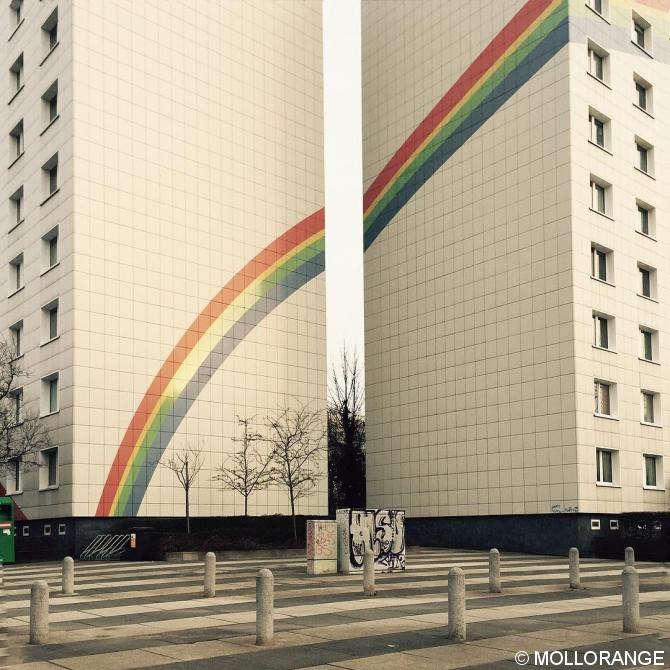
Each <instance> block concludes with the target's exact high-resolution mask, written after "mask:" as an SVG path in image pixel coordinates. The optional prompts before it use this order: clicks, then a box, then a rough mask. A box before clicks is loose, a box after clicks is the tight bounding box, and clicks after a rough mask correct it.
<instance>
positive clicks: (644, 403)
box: [640, 389, 661, 428]
mask: <svg viewBox="0 0 670 670" xmlns="http://www.w3.org/2000/svg"><path fill="white" fill-rule="evenodd" d="M640 402H641V413H640V414H641V415H640V423H641V424H642V425H644V426H653V427H655V428H660V427H661V422H660V421H659V417H660V414H661V395H660V393H659V392H658V391H652V390H650V389H640ZM649 403H651V405H649ZM649 411H650V412H651V420H649V414H648V413H647V412H649Z"/></svg>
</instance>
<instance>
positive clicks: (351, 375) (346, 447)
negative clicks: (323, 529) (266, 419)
mask: <svg viewBox="0 0 670 670" xmlns="http://www.w3.org/2000/svg"><path fill="white" fill-rule="evenodd" d="M361 377H362V375H361V369H360V366H359V364H358V356H357V354H356V351H355V350H354V351H353V352H350V351H349V350H348V348H347V346H346V344H345V345H344V347H343V348H342V353H341V357H340V361H339V362H338V364H337V365H334V366H333V369H332V371H331V374H330V384H329V389H328V506H329V511H330V512H331V513H334V512H335V510H336V509H337V508H339V507H363V506H365V415H364V403H363V381H362V379H361Z"/></svg>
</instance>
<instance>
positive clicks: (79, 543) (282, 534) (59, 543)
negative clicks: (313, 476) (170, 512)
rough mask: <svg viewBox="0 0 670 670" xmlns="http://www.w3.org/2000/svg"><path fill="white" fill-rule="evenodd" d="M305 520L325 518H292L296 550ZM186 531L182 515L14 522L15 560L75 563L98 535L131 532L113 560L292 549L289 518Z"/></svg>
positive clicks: (198, 522)
mask: <svg viewBox="0 0 670 670" xmlns="http://www.w3.org/2000/svg"><path fill="white" fill-rule="evenodd" d="M307 518H310V519H312V518H325V517H311V516H310V517H304V516H300V517H296V530H297V535H298V542H297V546H299V547H304V546H305V521H306V519H307ZM26 528H27V530H24V529H26ZM185 528H186V521H185V520H184V518H182V517H121V518H99V517H76V518H65V519H64V518H61V519H36V520H29V521H17V522H16V524H15V529H16V562H17V563H24V562H27V561H52V560H60V559H62V558H64V557H65V556H72V557H73V558H77V559H78V558H80V557H81V556H82V553H83V552H84V551H85V550H86V548H87V547H88V546H89V545H90V543H91V542H93V541H94V540H95V538H96V537H98V536H100V535H117V536H125V535H130V534H131V533H132V534H133V535H134V536H135V537H134V544H135V546H134V547H131V546H130V543H129V542H125V543H123V551H122V552H121V553H119V554H118V555H115V556H114V557H113V558H114V559H115V560H123V561H133V560H135V561H148V560H162V559H163V558H164V557H165V554H166V553H167V552H171V551H226V550H240V549H241V550H245V549H280V548H287V547H292V546H295V545H294V542H293V522H292V520H291V517H290V516H282V515H272V516H250V517H241V516H236V517H195V518H192V519H191V534H190V535H187V534H186V532H185ZM47 531H48V534H47ZM25 533H27V534H25Z"/></svg>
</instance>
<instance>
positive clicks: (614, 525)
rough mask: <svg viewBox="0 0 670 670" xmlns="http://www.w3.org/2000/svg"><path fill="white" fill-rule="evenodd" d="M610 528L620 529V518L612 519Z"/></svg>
mask: <svg viewBox="0 0 670 670" xmlns="http://www.w3.org/2000/svg"><path fill="white" fill-rule="evenodd" d="M610 530H619V519H610Z"/></svg>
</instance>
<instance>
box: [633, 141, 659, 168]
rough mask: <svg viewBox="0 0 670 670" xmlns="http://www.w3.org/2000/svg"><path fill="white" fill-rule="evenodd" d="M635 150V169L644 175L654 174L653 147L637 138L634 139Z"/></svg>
mask: <svg viewBox="0 0 670 670" xmlns="http://www.w3.org/2000/svg"><path fill="white" fill-rule="evenodd" d="M635 148H636V150H637V168H638V170H641V171H642V172H645V173H646V174H649V175H651V174H653V173H654V164H653V159H654V147H653V146H652V145H651V144H649V142H645V141H644V140H642V139H640V138H639V137H636V138H635Z"/></svg>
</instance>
